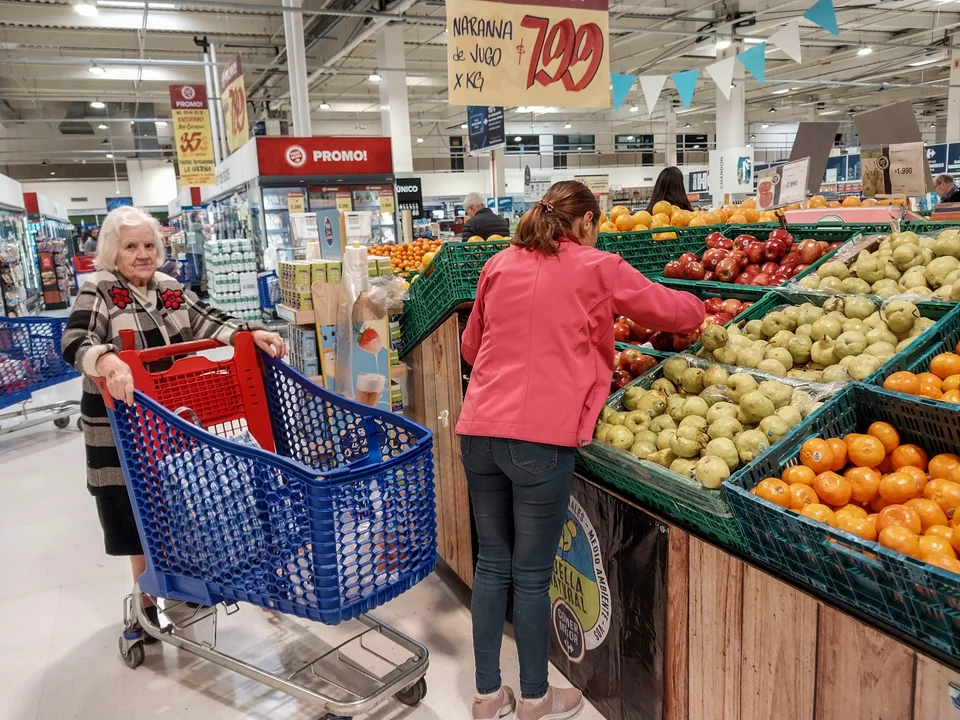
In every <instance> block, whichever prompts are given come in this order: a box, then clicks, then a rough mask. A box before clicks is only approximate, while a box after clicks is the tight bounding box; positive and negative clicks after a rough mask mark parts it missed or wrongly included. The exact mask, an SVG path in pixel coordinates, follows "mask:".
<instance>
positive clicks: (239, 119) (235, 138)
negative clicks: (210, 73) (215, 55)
mask: <svg viewBox="0 0 960 720" xmlns="http://www.w3.org/2000/svg"><path fill="white" fill-rule="evenodd" d="M220 87H221V88H223V90H221V92H220V106H221V107H222V108H223V125H224V130H225V131H226V135H227V150H228V151H229V152H233V151H234V150H236V149H237V148H239V147H240V146H242V145H243V144H244V143H245V142H247V140H248V139H249V138H250V130H249V127H248V124H247V91H246V88H245V86H244V84H243V66H242V65H241V64H240V56H239V55H235V56H234V58H233V59H232V60H231V61H230V62H229V63H228V64H227V66H226V67H225V68H223V72H221V73H220Z"/></svg>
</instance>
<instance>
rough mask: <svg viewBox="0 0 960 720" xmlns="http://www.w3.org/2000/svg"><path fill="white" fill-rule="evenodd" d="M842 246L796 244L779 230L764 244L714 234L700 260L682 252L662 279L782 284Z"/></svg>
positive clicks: (807, 241) (750, 238)
mask: <svg viewBox="0 0 960 720" xmlns="http://www.w3.org/2000/svg"><path fill="white" fill-rule="evenodd" d="M841 244H842V243H828V242H826V241H824V240H813V239H811V238H807V239H804V240H800V241H799V242H798V241H797V240H796V239H795V238H794V236H793V235H792V234H791V233H790V232H789V231H787V230H784V229H782V228H777V229H776V230H772V231H771V232H770V235H769V237H768V238H767V239H766V240H765V241H761V240H758V239H757V238H756V237H754V236H753V235H747V234H743V235H738V236H737V237H735V238H733V239H732V240H731V239H730V238H728V237H726V236H725V235H724V234H723V233H720V232H714V233H711V234H710V235H708V236H707V238H706V245H707V249H706V250H705V251H704V252H703V255H702V256H701V257H697V256H696V254H695V253H684V254H683V255H681V256H680V257H679V258H678V259H677V260H671V261H670V262H668V263H667V264H666V265H665V266H664V268H663V276H664V277H667V278H682V279H685V280H707V281H716V282H724V283H734V284H737V285H759V286H774V285H782V284H784V283H785V282H788V281H789V280H790V279H791V278H793V277H795V276H796V275H799V274H800V273H802V272H803V271H804V270H806V269H807V268H808V267H810V265H812V264H813V263H815V262H817V260H819V259H820V258H821V257H823V256H824V255H826V254H827V253H828V252H830V251H831V250H833V249H835V248H836V247H839V246H840V245H841Z"/></svg>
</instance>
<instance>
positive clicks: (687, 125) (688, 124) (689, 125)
mask: <svg viewBox="0 0 960 720" xmlns="http://www.w3.org/2000/svg"><path fill="white" fill-rule="evenodd" d="M684 127H685V128H688V127H693V125H691V124H690V123H687V124H686V125H684Z"/></svg>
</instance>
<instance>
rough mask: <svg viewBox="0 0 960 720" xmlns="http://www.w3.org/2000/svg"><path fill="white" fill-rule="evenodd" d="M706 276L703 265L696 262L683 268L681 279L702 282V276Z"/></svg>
mask: <svg viewBox="0 0 960 720" xmlns="http://www.w3.org/2000/svg"><path fill="white" fill-rule="evenodd" d="M706 274H707V271H706V270H704V268H703V265H702V264H700V263H699V262H696V261H694V262H692V263H688V264H687V266H686V267H684V268H683V277H684V278H686V279H687V280H703V276H704V275H706Z"/></svg>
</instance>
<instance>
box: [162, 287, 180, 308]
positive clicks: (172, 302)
mask: <svg viewBox="0 0 960 720" xmlns="http://www.w3.org/2000/svg"><path fill="white" fill-rule="evenodd" d="M160 299H161V300H162V301H163V306H164V307H165V308H166V309H167V310H179V309H180V306H181V305H183V304H184V303H185V302H186V300H184V298H183V290H170V289H167V290H164V291H163V292H162V293H160Z"/></svg>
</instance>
